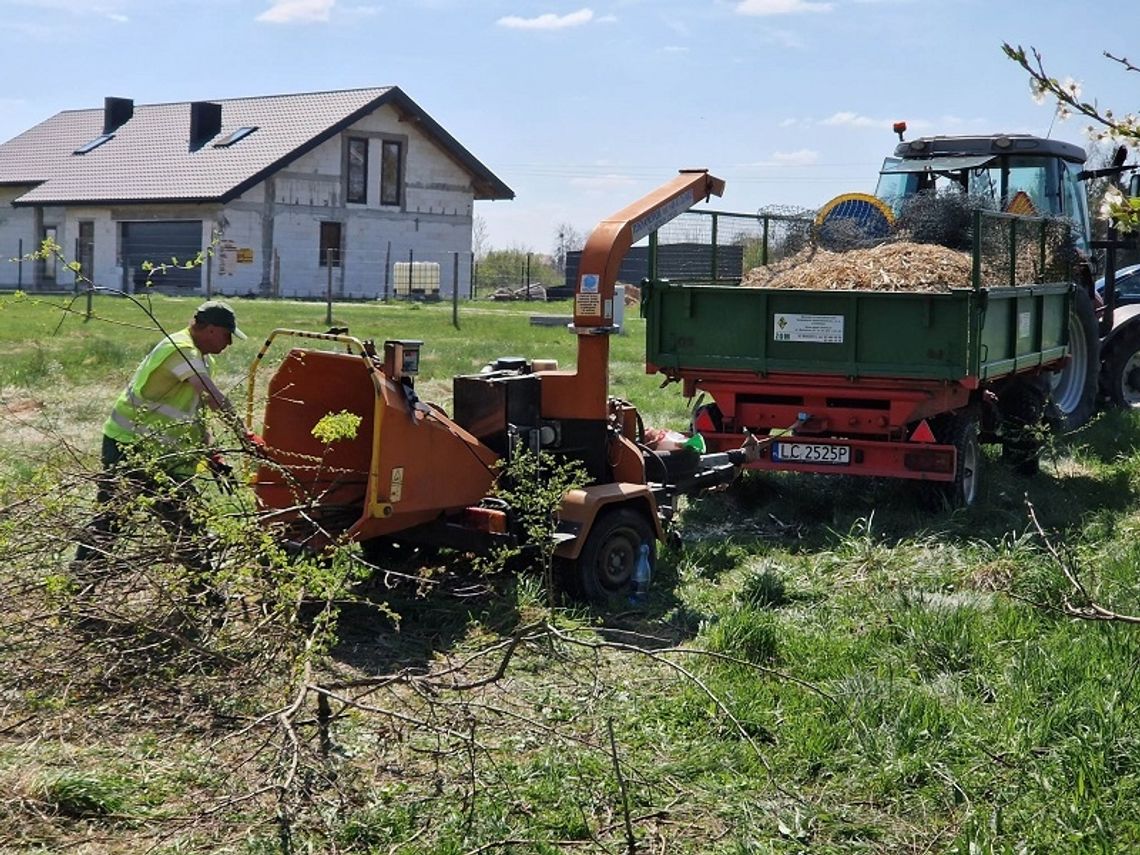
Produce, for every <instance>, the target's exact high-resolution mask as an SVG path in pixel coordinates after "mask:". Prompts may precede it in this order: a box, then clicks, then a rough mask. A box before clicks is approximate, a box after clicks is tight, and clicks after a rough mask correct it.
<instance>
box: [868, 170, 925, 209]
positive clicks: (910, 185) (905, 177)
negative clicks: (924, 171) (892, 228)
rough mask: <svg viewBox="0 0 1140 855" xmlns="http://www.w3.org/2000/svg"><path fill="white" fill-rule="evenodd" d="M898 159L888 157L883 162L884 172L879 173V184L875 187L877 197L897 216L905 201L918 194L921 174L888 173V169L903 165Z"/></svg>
mask: <svg viewBox="0 0 1140 855" xmlns="http://www.w3.org/2000/svg"><path fill="white" fill-rule="evenodd" d="M901 162H902V161H901V160H900V159H899V158H897V157H888V158H887V159H886V160H884V161H883V171H882V172H880V173H879V184H878V186H877V187H875V195H876V196H878V197H879V198H880V199H882V200H883V201H884V202H886V203H887V204H888V205H890V206H891V207H892V208H893V209H894V212H895V213H896V214H898V213H899V212H900V211H901V210H902V203H903V200H904V199H905V198H906V197H908V196H913V195H914V194H915V193H917V192H918V180H919V178H920V177H921V173H917V172H887V171H886V170H887V168H888V167H891V166H894V165H895V164H898V163H901Z"/></svg>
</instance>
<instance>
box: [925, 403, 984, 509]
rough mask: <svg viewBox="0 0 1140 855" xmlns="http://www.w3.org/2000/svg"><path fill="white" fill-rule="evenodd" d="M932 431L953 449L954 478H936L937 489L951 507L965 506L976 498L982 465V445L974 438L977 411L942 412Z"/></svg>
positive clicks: (941, 441) (976, 433)
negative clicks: (954, 457) (944, 413)
mask: <svg viewBox="0 0 1140 855" xmlns="http://www.w3.org/2000/svg"><path fill="white" fill-rule="evenodd" d="M934 434H935V436H936V437H937V439H938V441H939V442H940V443H944V444H946V445H953V446H954V448H955V449H957V452H958V453H957V455H956V458H957V459H956V460H955V462H954V480H953V481H950V482H940V483H939V484H938V493H939V494H940V497H941V499H942V500H943V502H945V504H947V505H949V506H950V507H952V508H968V507H970V506H971V505H972V504H974V502H975V501H977V498H978V485H979V483H980V475H981V466H982V446H981V443H980V442H979V441H978V414H977V412H975V411H974V410H972V409H966V410H961V411H959V412H956V413H951V414H950V415H947V416H943V417H942V418H941V419H939V421H938V424H937V425H936V426H935V430H934Z"/></svg>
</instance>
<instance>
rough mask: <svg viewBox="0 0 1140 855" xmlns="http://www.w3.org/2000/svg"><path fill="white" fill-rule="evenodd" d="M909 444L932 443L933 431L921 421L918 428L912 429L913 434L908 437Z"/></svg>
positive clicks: (924, 420)
mask: <svg viewBox="0 0 1140 855" xmlns="http://www.w3.org/2000/svg"><path fill="white" fill-rule="evenodd" d="M910 441H911V442H934V431H932V430H931V429H930V425H928V424H927V423H926V419H923V420H922V421H921V422H919V423H918V427H916V428H915V429H914V433H912V434H911V435H910Z"/></svg>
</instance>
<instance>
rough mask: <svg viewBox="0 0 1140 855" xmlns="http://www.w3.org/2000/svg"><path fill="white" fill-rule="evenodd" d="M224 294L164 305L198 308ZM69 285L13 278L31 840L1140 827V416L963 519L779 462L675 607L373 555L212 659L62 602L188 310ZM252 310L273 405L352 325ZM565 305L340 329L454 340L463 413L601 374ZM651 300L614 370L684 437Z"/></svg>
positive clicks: (17, 675) (1, 827)
mask: <svg viewBox="0 0 1140 855" xmlns="http://www.w3.org/2000/svg"><path fill="white" fill-rule="evenodd" d="M197 302H198V300H195V299H172V298H156V299H155V301H154V304H153V310H154V314H155V315H156V316H157V317H158V318H159V319H160V320H161V322H162V323H163V324H164V325H167V326H168V328H169V329H171V330H173V329H176V328H178V327H180V326H181V325H183V324H184V323H185V321H186V320H187V319H188V317H189V316H190V314H191V313H192V312H193V309H194V307H195V306H196V304H197ZM65 303H66V301H64V300H62V299H60V298H52V299H50V300H39V299H33V298H30V297H29V298H19V297H3V298H0V412H2V413H3V414H4V434H3V439H2V442H3V445H4V454H3V455H2V460H0V546H3V547H5V549H6V551H7V553H8V554H7V555H6V560H5V561H4V562H3V565H2V566H3V570H2V571H0V572H2V574H3V575H2V577H0V583H2V585H3V590H4V591H5V594H6V595H5V602H6V604H7V605H6V609H5V612H6V614H5V618H4V620H3V622H2V626H0V651H4V655H5V658H6V662H7V666H8V667H6V668H5V669H4V672H3V674H4V675H3V677H2V678H0V691H2V693H3V694H2V702H0V791H3V792H5V793H6V794H7V795H6V797H5V798H4V799H3V800H0V852H31V853H48V852H65V851H66V852H84V853H104V852H106V853H135V852H144V851H148V852H158V853H189V852H227V853H249V854H250V855H252V853H277V852H315V853H317V852H319V853H323V852H338V853H438V855H444V853H448V855H450V854H451V853H456V855H459V853H470V855H476V853H490V852H500V853H508V852H509V853H544V852H545V853H554V852H598V853H601V852H626V853H630V852H647V853H648V852H668V853H767V852H773V853H775V852H781V853H785V852H786V853H793V852H794V853H799V852H810V853H847V852H884V853H887V852H890V853H895V852H909V853H916V855H917V853H931V852H953V853H962V855H974V853H991V852H994V853H1022V852H1025V853H1058V852H1065V853H1084V852H1089V853H1091V852H1098V853H1099V852H1103V853H1117V852H1128V851H1140V715H1138V714H1137V713H1138V711H1140V686H1138V685H1137V668H1138V663H1140V637H1138V636H1137V627H1136V626H1135V623H1136V620H1135V619H1133V620H1129V616H1131V615H1137V614H1140V573H1138V572H1137V569H1138V567H1140V537H1138V532H1140V514H1138V513H1137V508H1138V507H1140V502H1138V499H1140V457H1138V455H1137V445H1138V443H1140V417H1138V416H1136V415H1134V414H1131V413H1123V412H1109V413H1105V414H1103V415H1101V416H1100V417H1098V419H1097V420H1096V421H1095V422H1094V423H1093V424H1091V425H1090V426H1088V427H1087V428H1085V429H1084V430H1082V431H1080V432H1078V433H1076V434H1073V435H1071V436H1067V437H1062V438H1058V439H1056V440H1054V442H1053V444H1052V445H1051V446H1050V448H1049V449H1048V451H1047V454H1046V458H1045V461H1044V463H1043V466H1042V472H1041V474H1040V475H1039V476H1037V477H1035V478H1033V479H1025V478H1021V477H1018V476H1015V475H1013V474H1012V473H1011V472H1009V471H1008V470H1006V469H1004V468H1003V467H1002V465H1001V462H1000V459H999V455H997V454H995V453H992V452H990V451H987V457H986V461H985V464H986V468H985V474H984V480H983V486H982V497H981V500H980V501H979V503H978V504H977V505H976V506H975V507H972V508H969V509H965V510H958V511H950V510H943V511H937V512H933V511H930V510H926V509H924V507H923V506H922V504H921V503H920V502H918V501H916V491H915V490H914V489H913V488H911V487H910V486H908V485H906V484H901V483H897V482H886V481H883V482H879V481H864V480H858V479H849V478H842V477H835V478H825V477H792V476H776V477H773V476H759V475H757V474H746V475H745V476H744V477H742V478H741V479H740V481H739V482H738V483H737V484H735V485H734V486H733V487H732V488H731V489H729V490H727V491H725V492H721V493H716V494H710V495H707V496H705V497H703V498H701V499H699V500H692V501H690V502H689V503H688V504H687V505H685V506H684V508H683V512H682V515H681V520H680V532H681V535H682V542H681V545H680V546H675V547H672V548H668V549H665V550H663V552H662V554H661V560H660V566H659V568H658V574H657V577H656V579H655V580H654V589H653V591H652V594H651V596H650V600H649V603H648V604H647V605H646V606H645V607H644V608H639V609H636V610H633V609H631V610H630V611H628V612H625V613H620V614H601V613H596V612H592V611H589V610H586V609H583V608H580V607H576V606H573V605H568V604H564V605H562V606H559V607H558V608H557V609H554V610H553V611H552V610H551V608H550V607H549V606H548V604H547V599H546V596H545V594H544V592H543V590H542V583H541V580H540V579H538V578H536V577H533V576H530V575H525V574H524V575H521V576H519V575H512V574H507V573H486V572H480V571H479V570H478V569H476V568H472V567H471V566H470V564H469V563H468V562H467V561H465V560H464V558H463V557H462V556H445V558H444V559H437V560H436V561H434V562H432V564H431V566H430V567H428V569H427V571H426V574H427V575H426V580H425V581H423V582H422V583H421V584H419V585H415V584H410V583H400V584H397V583H394V582H392V581H391V580H389V579H387V578H386V577H385V578H384V579H376V578H373V579H368V580H364V581H362V582H361V583H360V584H359V585H358V586H357V595H358V597H357V599H356V600H354V601H353V602H350V603H346V604H345V606H344V609H343V611H342V616H341V622H340V625H339V638H338V640H337V642H336V643H334V644H332V645H331V646H330V647H329V648H328V649H327V650H324V651H320V652H319V653H318V654H317V655H314V656H304V657H301V656H297V655H295V654H290V655H289V656H285V655H283V656H282V658H281V659H280V660H274V659H272V658H260V659H256V660H253V659H249V660H233V657H231V658H229V659H227V658H225V657H213V658H207V657H200V658H196V659H193V660H192V661H193V662H194V665H193V667H192V668H190V667H185V662H187V661H190V660H187V659H186V658H185V657H182V658H178V657H173V656H172V657H164V656H160V655H158V654H154V653H150V652H146V651H145V650H144V648H145V646H146V645H147V644H150V645H152V646H154V647H156V648H157V647H159V646H160V645H159V644H158V643H157V642H155V641H153V639H152V638H151V637H150V636H140V639H139V640H138V641H137V642H135V641H133V642H132V643H131V644H129V645H120V644H118V643H117V641H116V640H114V639H110V638H108V637H107V636H106V635H102V634H100V633H99V632H90V631H88V632H86V633H78V632H77V631H76V630H75V628H74V627H73V626H72V625H70V624H68V622H67V621H66V620H65V619H64V617H62V616H61V615H60V614H58V613H55V612H52V611H51V606H52V604H53V603H58V602H59V598H58V597H56V598H54V599H53V596H52V590H51V587H52V584H53V582H52V579H54V578H55V576H54V575H53V574H57V573H58V572H59V568H60V567H61V566H62V565H63V562H65V561H66V557H67V555H68V554H69V549H70V545H69V544H67V543H60V542H59V538H58V537H54V536H53V535H52V532H53V531H54V530H55V529H53V528H52V526H54V525H59V524H61V523H60V522H59V521H61V520H67V519H72V518H74V517H75V516H76V515H77V514H79V513H80V512H81V510H82V508H83V507H85V503H86V502H89V501H90V495H89V494H90V482H89V480H88V481H84V479H83V476H84V473H86V474H87V475H88V476H89V475H90V474H91V473H93V472H94V470H95V468H96V463H97V450H98V441H99V432H100V426H101V423H102V420H103V418H104V417H105V415H106V411H107V408H108V407H109V406H110V403H111V401H112V400H113V398H114V396H115V394H117V392H118V390H119V389H120V388H121V386H122V385H123V383H124V382H125V381H126V379H127V377H128V375H129V373H130V371H131V370H132V369H133V367H134V365H135V364H136V363H137V361H138V360H139V359H140V358H141V357H142V355H143V354H145V352H146V351H147V350H148V349H149V347H150V346H151V345H152V344H153V343H154V341H155V340H156V335H157V334H156V331H155V329H154V327H153V325H152V324H151V322H150V321H149V319H148V318H147V317H146V315H145V314H144V313H143V312H142V311H141V310H140V309H138V308H136V307H133V306H131V305H130V304H129V303H127V302H126V301H124V300H116V299H113V298H110V297H98V298H96V299H95V303H94V310H95V311H94V314H95V317H93V318H92V319H90V320H85V319H84V317H83V314H82V312H83V309H84V308H85V306H84V304H83V302H82V301H80V302H78V303H77V304H76V305H75V306H72V307H71V309H72V310H78V313H76V312H74V311H68V310H65V309H64V308H62V307H63V306H64V305H65ZM234 304H235V308H236V310H237V314H238V318H239V323H240V325H241V326H242V328H243V329H244V330H245V331H246V332H247V333H249V335H250V339H249V341H246V342H239V343H236V344H235V346H234V347H232V348H231V349H230V350H228V351H227V352H226V353H225V354H223V355H222V356H221V358H220V366H221V371H220V376H221V385H222V386H223V388H224V389H225V390H226V391H227V392H228V393H230V394H231V395H232V396H233V397H234V398H235V399H236V400H239V401H244V396H245V387H246V374H247V369H248V366H249V364H250V361H251V359H252V357H253V356H254V354H255V353H256V351H257V349H258V347H260V344H261V342H262V340H263V338H264V336H265V335H266V334H267V333H268V332H269V331H270V330H271V329H274V328H277V327H291V328H303V329H310V330H317V331H320V330H323V329H324V328H325V326H326V324H325V307H324V305H323V304H316V303H289V302H280V303H278V302H268V301H256V300H237V301H234ZM537 312H542V313H557V312H563V313H568V312H569V307H568V305H567V304H553V305H551V306H545V305H542V304H537V305H525V304H517V303H516V304H495V303H478V304H464V305H462V306H461V307H460V313H459V323H460V328H459V329H458V330H457V329H455V328H454V327H453V325H452V314H451V307H450V306H449V305H421V304H392V305H373V304H367V305H366V304H353V305H337V306H336V307H335V312H334V324H336V325H347V326H348V327H349V328H350V330H351V332H352V334H354V335H357V336H359V337H361V338H372V339H375V340H377V341H378V342H379V341H382V340H383V339H385V338H416V339H422V340H423V341H424V342H425V345H424V351H423V352H424V358H423V364H422V373H421V379H420V382H419V385H418V388H419V389H420V392H421V396H422V397H424V398H425V399H427V400H432V401H435V402H437V403H439V404H441V405H442V406H444V407H445V408H449V407H450V378H451V377H452V376H453V375H455V374H458V373H464V372H471V371H477V370H478V369H479V368H480V367H481V366H482V365H483V364H485V363H486V362H488V361H490V360H491V359H493V358H495V357H497V356H506V355H521V356H527V357H550V358H556V359H558V360H559V362H560V364H561V365H562V367H568V366H570V365H572V364H573V361H574V358H575V356H574V337H573V336H572V335H571V334H569V333H568V332H567V331H566V330H565V329H564V328H561V327H537V326H532V325H531V324H530V323H529V322H528V315H529V314H531V313H537ZM628 320H629V323H628V334H627V335H623V336H620V337H616V338H615V340H614V344H613V365H612V377H611V394H614V395H618V396H621V397H623V398H626V399H628V400H630V401H632V402H634V403H635V404H636V405H637V406H638V407H639V408H640V409H641V411H642V413H643V415H644V419H645V422H646V424H647V425H651V426H660V427H673V428H684V426H685V424H686V422H687V413H688V411H689V408H690V406H691V402H687V401H685V400H684V399H683V398H682V397H681V395H680V390H679V387H677V386H675V385H674V386H669V387H666V388H660V382H659V379H658V378H655V377H649V376H646V375H645V374H644V368H643V333H644V323H643V321H641V320H640V319H639V318H636V317H633V318H629V319H628ZM282 349H283V348H277V349H275V351H274V352H277V351H279V350H282ZM269 368H270V370H271V366H269ZM264 379H265V378H261V380H262V381H264ZM62 478H67V479H71V480H69V482H68V483H70V484H72V485H76V486H74V489H69V490H68V491H61V490H60V489H58V484H57V481H58V480H59V479H62ZM85 485H86V486H85ZM226 501H236V499H228V500H226ZM1027 502H1028V503H1031V506H1032V508H1033V510H1034V513H1035V514H1036V518H1037V520H1038V522H1039V524H1040V526H1041V527H1042V529H1043V530H1044V531H1045V532H1046V534H1047V539H1046V538H1043V537H1042V536H1041V535H1040V533H1039V532H1038V531H1037V527H1036V526H1035V525H1034V524H1033V522H1032V520H1031V518H1030V516H1029V504H1027ZM29 508H31V509H33V510H34V512H35V514H37V515H39V517H38V518H40V519H42V521H43V523H42V526H39V525H35V524H29V522H28V520H29V519H32V517H30V516H29ZM401 566H402V567H403V565H401ZM403 569H408V570H409V572H411V570H410V565H409V566H408V567H404V568H403ZM1065 569H1067V570H1068V572H1069V573H1070V574H1071V575H1072V577H1073V579H1074V580H1077V581H1079V582H1080V583H1082V584H1083V586H1084V589H1083V591H1078V590H1076V589H1075V587H1074V585H1073V583H1072V582H1071V581H1070V580H1069V579H1068V578H1066V575H1065V572H1064V571H1065ZM274 572H277V571H276V570H275V568H274V567H271V566H268V565H267V566H263V567H260V568H258V567H254V568H251V569H249V570H248V573H249V574H250V575H249V577H248V578H250V579H253V578H260V577H261V576H264V575H266V574H272V573H274ZM235 578H237V577H235ZM274 578H277V577H274ZM280 578H281V579H282V581H281V584H282V585H284V584H286V581H285V580H284V577H280ZM314 578H315V579H316V582H314V583H313V584H312V585H310V586H309V590H313V588H314V587H317V586H319V581H320V580H319V577H314ZM274 584H277V582H274ZM1093 603H1095V604H1097V605H1098V606H1100V607H1102V608H1103V609H1104V610H1106V611H1102V612H1100V613H1097V614H1095V615H1094V614H1093V613H1092V612H1091V610H1090V607H1091V606H1092V604H1093ZM1108 612H1111V613H1112V614H1109V613H1108ZM1082 614H1084V615H1085V616H1087V617H1100V618H1109V617H1116V618H1117V619H1099V620H1091V619H1082ZM257 619H258V618H257V614H256V613H255V614H253V616H252V617H250V618H248V620H247V623H246V625H247V626H254V625H257ZM259 626H261V627H262V628H261V629H259V631H261V632H267V631H268V630H266V629H265V628H264V627H270V626H272V624H269V623H268V622H267V623H265V624H263V625H259ZM186 643H187V644H188V645H191V646H193V645H194V644H195V643H196V642H194V640H193V639H191V640H189V641H187V642H186ZM203 643H204V642H203ZM234 649H235V650H236V649H237V648H234ZM242 649H243V650H244V649H247V648H242ZM248 649H253V648H248ZM112 650H113V652H114V656H113V657H112V656H110V655H109V653H108V651H112ZM140 651H142V652H140ZM299 689H303V690H304V691H299Z"/></svg>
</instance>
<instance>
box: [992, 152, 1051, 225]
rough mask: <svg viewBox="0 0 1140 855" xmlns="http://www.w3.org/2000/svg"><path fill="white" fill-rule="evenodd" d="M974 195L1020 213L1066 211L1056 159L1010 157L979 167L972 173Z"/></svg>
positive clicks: (1001, 207) (1038, 214)
mask: <svg viewBox="0 0 1140 855" xmlns="http://www.w3.org/2000/svg"><path fill="white" fill-rule="evenodd" d="M970 194H971V195H977V196H981V197H983V198H986V199H990V200H992V201H993V202H994V204H995V206H996V207H998V208H999V209H1000V210H1012V211H1014V212H1016V213H1019V214H1036V215H1037V216H1058V215H1059V214H1061V213H1062V211H1061V205H1062V203H1061V190H1060V184H1059V182H1058V178H1057V161H1056V160H1054V159H1052V158H1041V157H1006V158H1002V159H1001V162H1000V163H997V164H994V165H993V166H990V167H982V168H979V169H975V170H973V171H972V172H971V173H970ZM1030 205H1031V206H1032V209H1031V210H1030V209H1029V207H1028V206H1030Z"/></svg>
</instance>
